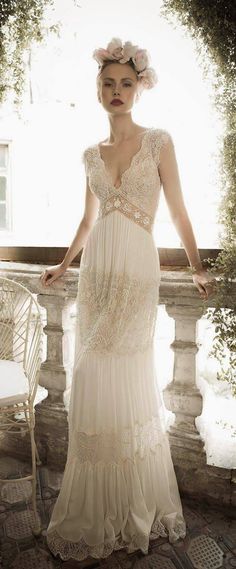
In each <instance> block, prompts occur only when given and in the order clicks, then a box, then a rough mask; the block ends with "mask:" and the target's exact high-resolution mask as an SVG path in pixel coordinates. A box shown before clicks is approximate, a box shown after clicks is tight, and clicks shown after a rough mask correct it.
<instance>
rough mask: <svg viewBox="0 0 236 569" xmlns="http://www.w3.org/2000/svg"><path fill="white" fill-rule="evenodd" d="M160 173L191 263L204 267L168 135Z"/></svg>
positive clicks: (173, 218)
mask: <svg viewBox="0 0 236 569" xmlns="http://www.w3.org/2000/svg"><path fill="white" fill-rule="evenodd" d="M158 169H159V173H160V178H161V182H162V185H163V191H164V195H165V199H166V202H167V205H168V208H169V211H170V214H171V218H172V220H173V223H174V225H175V227H176V230H177V232H178V234H179V236H180V239H181V241H182V243H183V246H184V248H185V251H186V254H187V257H188V259H189V263H190V265H192V266H196V265H197V266H198V267H199V269H202V268H203V267H202V263H201V258H200V255H199V251H198V248H197V243H196V240H195V237H194V233H193V228H192V224H191V221H190V219H189V215H188V212H187V210H186V206H185V203H184V198H183V193H182V189H181V183H180V177H179V170H178V164H177V160H176V155H175V148H174V143H173V140H172V138H171V136H169V137H168V140H167V142H165V143H164V144H163V145H162V147H161V151H160V163H159V167H158Z"/></svg>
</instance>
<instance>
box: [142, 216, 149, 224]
mask: <svg viewBox="0 0 236 569" xmlns="http://www.w3.org/2000/svg"><path fill="white" fill-rule="evenodd" d="M143 223H145V225H147V223H149V219H148V217H144V219H143Z"/></svg>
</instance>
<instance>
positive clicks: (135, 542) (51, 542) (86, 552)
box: [46, 519, 186, 561]
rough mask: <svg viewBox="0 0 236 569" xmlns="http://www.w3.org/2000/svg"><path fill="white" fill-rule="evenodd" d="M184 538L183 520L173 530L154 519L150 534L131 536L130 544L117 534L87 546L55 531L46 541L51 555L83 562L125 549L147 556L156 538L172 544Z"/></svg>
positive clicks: (48, 535)
mask: <svg viewBox="0 0 236 569" xmlns="http://www.w3.org/2000/svg"><path fill="white" fill-rule="evenodd" d="M185 536H186V523H185V521H184V520H179V521H177V522H176V524H175V526H174V528H167V527H165V526H164V524H163V523H162V522H161V521H160V520H159V519H156V520H155V521H154V522H153V524H152V527H151V533H150V534H148V535H141V534H139V535H133V536H132V540H131V541H130V542H126V541H124V540H123V538H122V536H121V534H119V535H118V536H117V537H116V538H114V539H113V540H110V541H109V542H104V543H99V544H95V545H89V544H88V543H86V541H85V540H84V538H83V537H82V538H81V539H80V540H79V541H78V542H76V543H75V542H72V541H68V540H66V539H64V538H63V537H61V536H60V535H59V533H58V532H57V531H56V530H53V531H51V532H50V533H48V534H47V537H46V540H47V544H48V547H49V549H50V550H51V552H52V553H53V555H55V556H56V555H58V554H59V556H60V557H61V559H62V560H63V561H65V560H68V559H75V560H77V561H83V560H84V559H86V558H87V557H93V558H95V559H100V558H105V557H108V556H109V555H111V554H112V553H113V551H118V550H119V549H125V550H126V552H127V553H133V552H134V551H137V550H138V549H140V550H141V551H142V553H144V554H145V555H147V554H148V547H149V541H150V540H153V539H157V538H158V537H168V540H169V542H170V543H174V542H175V541H177V540H178V539H180V538H182V539H184V538H185Z"/></svg>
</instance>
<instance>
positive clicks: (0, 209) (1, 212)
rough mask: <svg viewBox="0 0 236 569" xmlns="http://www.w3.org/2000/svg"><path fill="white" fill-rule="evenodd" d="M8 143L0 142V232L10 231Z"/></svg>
mask: <svg viewBox="0 0 236 569" xmlns="http://www.w3.org/2000/svg"><path fill="white" fill-rule="evenodd" d="M9 164H10V160H9V143H8V142H7V143H5V142H4V143H3V142H0V230H1V231H2V230H3V231H6V230H9V229H10V211H9V210H10V195H9V194H10V167H9Z"/></svg>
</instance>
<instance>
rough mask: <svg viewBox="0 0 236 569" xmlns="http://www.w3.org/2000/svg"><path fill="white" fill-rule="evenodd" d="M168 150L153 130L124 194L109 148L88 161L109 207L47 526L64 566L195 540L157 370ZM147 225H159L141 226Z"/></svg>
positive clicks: (86, 256) (86, 253)
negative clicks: (158, 235)
mask: <svg viewBox="0 0 236 569" xmlns="http://www.w3.org/2000/svg"><path fill="white" fill-rule="evenodd" d="M168 144H169V145H171V149H169V150H168V148H167V152H172V153H173V152H174V150H173V142H172V139H171V137H170V135H169V133H167V131H163V130H161V129H148V131H147V132H146V133H145V134H144V136H143V138H142V145H141V148H140V150H139V152H138V153H137V154H136V157H135V156H134V157H133V160H132V162H131V165H130V168H129V169H128V170H127V171H126V172H125V175H123V176H122V180H121V185H120V187H119V188H118V189H116V188H115V187H114V186H113V185H112V181H111V179H110V176H109V174H108V172H107V171H106V168H105V164H104V163H103V161H102V159H101V157H100V154H99V151H98V147H97V146H96V145H94V146H92V147H89V148H87V149H86V150H85V151H84V153H83V161H84V163H85V168H86V173H87V175H88V176H89V182H90V188H91V191H93V192H94V193H95V194H96V195H97V197H98V198H99V200H100V208H99V213H98V218H97V220H96V223H95V224H94V226H93V229H92V231H91V232H90V235H89V239H88V241H87V243H86V246H85V248H84V250H83V254H82V257H81V266H80V276H79V283H78V294H77V299H76V305H77V323H76V338H75V359H74V369H73V379H72V384H71V392H70V401H69V407H68V424H69V444H68V455H67V462H66V466H65V470H64V475H63V479H62V486H61V490H60V493H59V495H58V498H57V500H56V503H55V505H54V508H53V511H52V514H51V519H50V523H49V526H48V528H47V543H48V546H49V548H50V550H51V551H52V553H53V554H54V555H56V554H59V555H60V557H61V558H62V559H63V560H65V559H69V558H74V559H77V560H83V559H85V558H86V557H88V556H90V557H94V558H103V557H107V556H108V555H110V554H111V553H112V551H114V550H117V549H121V548H125V550H126V551H127V552H128V553H130V552H133V551H136V550H137V549H140V550H141V551H142V552H143V553H144V554H147V553H148V546H149V540H150V539H154V538H157V537H159V536H166V537H167V538H168V539H169V541H170V542H174V541H176V540H177V539H179V538H180V537H182V538H183V537H185V535H186V524H185V520H184V518H183V512H182V506H181V500H180V496H179V490H178V486H177V481H176V476H175V471H174V467H173V463H172V458H171V453H170V446H169V440H168V431H167V424H166V419H165V411H164V403H163V398H162V394H161V392H160V390H159V387H158V378H157V372H156V369H155V362H154V345H155V341H154V340H155V331H156V318H157V310H158V302H159V285H160V263H159V255H158V250H157V248H156V246H155V243H154V240H153V235H152V227H153V222H154V219H155V214H156V210H157V206H158V200H159V191H160V185H161V183H160V178H159V174H158V164H159V160H160V150H161V148H162V146H168ZM137 158H138V159H137ZM135 188H136V191H135ZM145 188H146V194H148V195H149V199H148V200H147V199H146V194H145V191H144V189H145ZM137 192H139V193H137ZM144 194H145V198H144V199H143V198H142V196H143V195H144ZM118 198H120V200H118V201H120V202H121V201H122V200H123V206H124V205H125V204H128V206H127V208H126V209H125V210H124V209H123V210H122V208H121V206H120V203H117V205H114V202H115V201H116V200H117V199H118ZM112 199H113V208H106V204H107V203H109V204H110V203H111V200H112ZM129 204H131V208H130V206H129ZM135 213H136V217H135V216H134V214H135ZM139 213H140V216H139V215H138V214H139ZM145 216H147V217H149V219H152V223H151V224H150V223H142V221H141V222H140V219H141V220H143V219H144V218H145ZM160 365H161V362H160Z"/></svg>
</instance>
